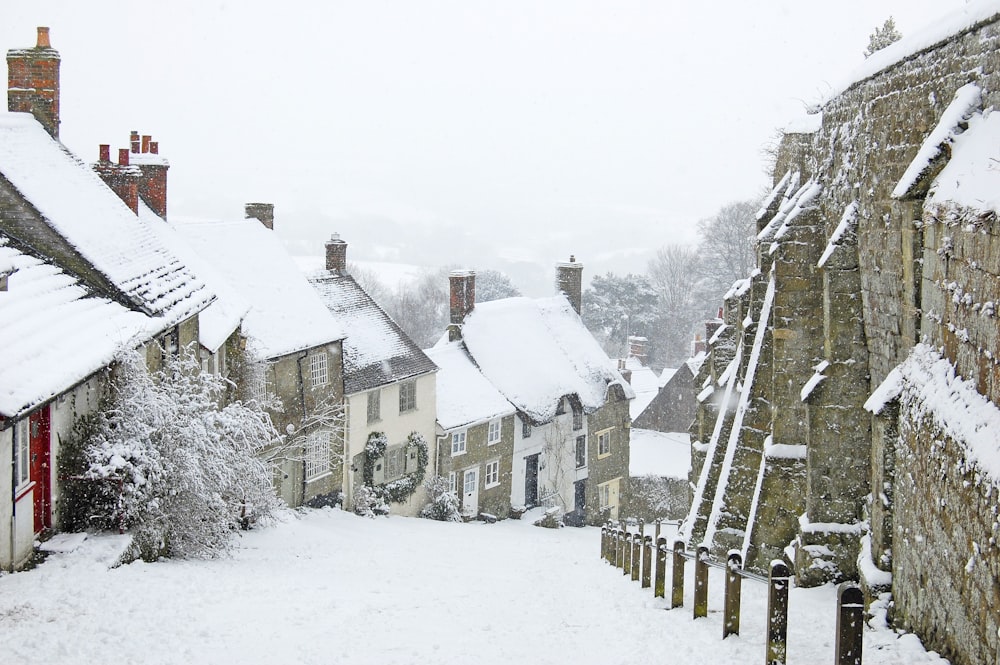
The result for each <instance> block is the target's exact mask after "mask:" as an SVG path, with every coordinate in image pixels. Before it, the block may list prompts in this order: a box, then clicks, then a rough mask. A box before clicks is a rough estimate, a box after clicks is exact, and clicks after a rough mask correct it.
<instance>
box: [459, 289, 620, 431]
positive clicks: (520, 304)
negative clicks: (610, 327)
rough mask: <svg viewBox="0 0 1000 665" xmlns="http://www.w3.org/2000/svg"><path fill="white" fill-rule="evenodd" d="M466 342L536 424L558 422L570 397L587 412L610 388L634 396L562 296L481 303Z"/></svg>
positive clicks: (464, 334)
mask: <svg viewBox="0 0 1000 665" xmlns="http://www.w3.org/2000/svg"><path fill="white" fill-rule="evenodd" d="M462 338H463V339H464V341H465V345H466V347H467V348H468V350H469V353H470V354H471V356H472V358H473V359H474V360H475V362H476V364H477V365H478V366H479V368H480V370H481V371H482V373H483V374H484V375H485V376H486V378H487V379H489V380H490V382H492V383H493V385H495V386H496V387H497V388H498V389H499V390H500V392H502V393H503V394H504V396H505V397H506V398H507V399H508V400H509V401H510V402H511V403H512V404H513V405H514V406H515V407H517V409H518V410H519V411H522V412H524V413H525V414H527V415H528V416H529V417H530V418H531V419H532V420H534V421H535V422H543V423H544V422H548V421H550V420H551V419H552V418H554V417H555V414H556V407H557V406H558V404H559V401H560V399H561V398H562V397H563V396H565V395H574V394H575V395H576V396H577V397H578V398H579V399H580V403H581V405H582V406H583V409H584V411H585V412H588V413H589V412H592V411H594V410H595V409H597V408H599V407H600V406H602V405H603V404H604V403H605V400H606V398H607V392H608V386H609V385H610V384H613V383H614V384H618V385H620V386H622V388H623V390H624V391H625V395H626V397H627V398H628V399H632V398H634V397H635V393H634V392H633V391H632V388H631V387H630V386H629V385H628V383H626V382H625V380H624V379H623V378H622V376H621V374H619V373H618V372H617V371H616V370H614V369H612V368H611V361H610V360H609V359H608V356H607V354H606V353H604V351H603V350H602V349H601V347H600V345H599V344H598V343H597V341H596V340H595V339H594V338H593V336H592V335H591V334H590V332H589V331H588V330H587V328H586V327H585V326H584V325H583V322H582V321H581V320H580V316H579V315H578V314H577V313H576V311H575V310H574V309H573V307H572V305H570V303H569V301H568V300H567V299H566V297H565V296H563V295H558V296H553V297H550V298H539V299H530V298H505V299H502V300H494V301H492V302H486V303H480V304H477V305H476V307H475V309H474V310H473V311H472V312H471V313H470V314H469V315H468V316H467V317H466V319H465V322H464V324H463V325H462Z"/></svg>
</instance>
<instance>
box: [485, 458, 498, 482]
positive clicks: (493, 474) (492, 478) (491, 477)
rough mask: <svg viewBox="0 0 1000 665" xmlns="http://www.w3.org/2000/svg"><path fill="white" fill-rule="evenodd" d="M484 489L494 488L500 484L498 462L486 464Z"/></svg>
mask: <svg viewBox="0 0 1000 665" xmlns="http://www.w3.org/2000/svg"><path fill="white" fill-rule="evenodd" d="M485 480H486V487H496V486H497V485H499V484H500V460H494V461H492V462H487V463H486V479H485Z"/></svg>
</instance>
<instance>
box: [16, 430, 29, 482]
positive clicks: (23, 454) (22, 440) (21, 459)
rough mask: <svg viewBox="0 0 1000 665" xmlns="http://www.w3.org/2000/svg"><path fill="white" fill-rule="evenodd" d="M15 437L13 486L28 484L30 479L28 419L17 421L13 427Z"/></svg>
mask: <svg viewBox="0 0 1000 665" xmlns="http://www.w3.org/2000/svg"><path fill="white" fill-rule="evenodd" d="M14 436H15V437H16V439H17V440H16V441H15V445H14V473H15V474H16V476H15V477H14V487H15V488H16V487H21V486H22V485H26V484H28V481H29V480H30V479H31V437H30V435H29V428H28V419H27V418H25V419H23V420H20V421H18V423H17V425H16V426H15V429H14Z"/></svg>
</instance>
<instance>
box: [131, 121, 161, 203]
mask: <svg viewBox="0 0 1000 665" xmlns="http://www.w3.org/2000/svg"><path fill="white" fill-rule="evenodd" d="M152 139H153V137H152V136H150V135H148V134H146V135H143V136H142V138H141V139H140V138H139V132H136V131H133V132H132V133H131V135H130V136H129V146H130V150H131V154H132V164H134V165H135V166H138V167H139V170H140V171H141V172H142V177H141V178H140V179H139V198H141V199H142V200H143V201H144V202H145V203H146V205H147V206H149V209H150V210H152V211H153V212H155V213H156V214H157V215H159V216H160V217H162V218H163V219H166V218H167V169H169V168H170V163H169V162H167V160H166V159H164V158H163V157H161V156H160V144H159V143H157V142H156V141H153V140H152Z"/></svg>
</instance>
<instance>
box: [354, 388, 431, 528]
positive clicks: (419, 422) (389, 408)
mask: <svg viewBox="0 0 1000 665" xmlns="http://www.w3.org/2000/svg"><path fill="white" fill-rule="evenodd" d="M416 382H417V408H416V409H414V410H412V411H408V412H406V413H400V412H399V384H398V383H393V384H390V385H388V386H382V387H381V388H378V389H377V390H379V391H380V393H381V405H382V408H381V415H382V419H381V420H380V421H378V422H375V423H372V424H370V425H369V424H368V392H370V391H366V392H362V393H354V394H353V395H347V396H346V398H345V401H346V402H347V463H346V464H345V465H344V496H345V499H346V501H347V507H348V508H350V507H351V498H352V496H353V495H354V486H353V485H354V475H355V474H354V473H353V472H352V471H351V462H352V460H353V459H354V458H355V457H356V456H357V455H360V454H361V453H363V452H364V450H365V444H366V443H367V442H368V435H369V434H371V433H372V432H382V433H384V434H385V435H386V437H387V438H388V439H389V445H390V446H392V445H397V444H400V443H403V442H404V441H406V437H408V436H409V435H410V432H419V433H420V434H421V435H423V437H424V439H425V440H426V441H427V453H428V458H429V459H428V462H427V472H426V473H427V477H430V476H432V475H435V474H436V473H437V456H436V455H435V454H434V448H435V444H436V438H435V435H436V432H435V428H436V424H437V374H436V373H431V374H424V375H423V376H420V377H417V379H416ZM426 503H427V493H426V492H425V491H424V488H423V487H420V488H419V489H418V490H417V491H416V492H415V493H414V494H413V496H412V497H410V500H409V501H407V502H406V503H402V504H399V503H394V504H392V506H391V513H392V514H394V515H405V516H409V517H413V516H416V515H417V513H419V512H420V509H421V508H423V506H424V504H426Z"/></svg>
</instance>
